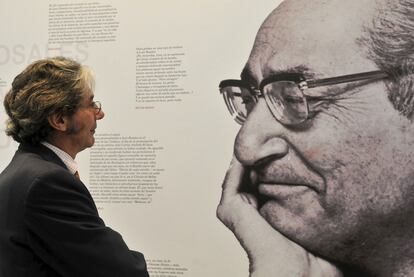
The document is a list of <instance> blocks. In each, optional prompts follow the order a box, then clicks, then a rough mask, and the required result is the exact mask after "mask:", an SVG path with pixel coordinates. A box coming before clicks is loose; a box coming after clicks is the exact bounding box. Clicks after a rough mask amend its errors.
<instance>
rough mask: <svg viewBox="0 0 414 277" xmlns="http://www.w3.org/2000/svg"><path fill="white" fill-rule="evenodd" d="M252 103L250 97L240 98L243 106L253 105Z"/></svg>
mask: <svg viewBox="0 0 414 277" xmlns="http://www.w3.org/2000/svg"><path fill="white" fill-rule="evenodd" d="M253 102H254V101H253V99H252V98H251V97H243V98H242V103H243V104H251V103H253Z"/></svg>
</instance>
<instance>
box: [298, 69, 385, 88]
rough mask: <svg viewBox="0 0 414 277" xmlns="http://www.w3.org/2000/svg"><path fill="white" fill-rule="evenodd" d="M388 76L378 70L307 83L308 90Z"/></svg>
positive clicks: (308, 81)
mask: <svg viewBox="0 0 414 277" xmlns="http://www.w3.org/2000/svg"><path fill="white" fill-rule="evenodd" d="M388 76H389V75H388V74H387V73H386V72H384V71H381V70H377V71H369V72H363V73H356V74H350V75H342V76H338V77H332V78H325V79H317V80H307V81H306V83H307V87H308V88H314V87H321V86H329V85H336V84H342V83H349V82H356V81H363V80H377V79H385V78H387V77H388Z"/></svg>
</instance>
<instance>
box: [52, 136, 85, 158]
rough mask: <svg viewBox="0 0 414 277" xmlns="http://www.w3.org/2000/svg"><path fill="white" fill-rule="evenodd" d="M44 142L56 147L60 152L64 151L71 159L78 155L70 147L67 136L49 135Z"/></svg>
mask: <svg viewBox="0 0 414 277" xmlns="http://www.w3.org/2000/svg"><path fill="white" fill-rule="evenodd" d="M45 141H46V142H48V143H50V144H52V145H53V146H56V147H57V148H59V149H61V150H62V151H65V152H66V153H67V154H69V155H70V156H71V157H72V159H75V158H76V155H77V154H78V152H77V151H76V150H74V149H73V147H71V143H70V141H68V138H67V136H59V135H50V136H48V137H47V138H46V139H45Z"/></svg>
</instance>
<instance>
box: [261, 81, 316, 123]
mask: <svg viewBox="0 0 414 277" xmlns="http://www.w3.org/2000/svg"><path fill="white" fill-rule="evenodd" d="M263 93H264V96H265V98H266V100H267V101H266V102H267V105H268V107H269V109H270V110H271V111H272V113H273V115H274V116H275V117H276V119H277V120H279V121H280V122H281V123H282V124H285V125H294V124H299V123H301V122H303V121H305V120H306V119H307V118H308V104H307V101H306V98H305V97H304V96H303V93H302V91H301V90H300V89H299V87H298V85H297V84H296V83H295V82H291V81H278V82H273V83H270V84H268V85H266V86H265V87H264V88H263Z"/></svg>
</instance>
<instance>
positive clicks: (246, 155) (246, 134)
mask: <svg viewBox="0 0 414 277" xmlns="http://www.w3.org/2000/svg"><path fill="white" fill-rule="evenodd" d="M286 131H288V130H287V129H286V128H285V127H284V126H283V125H282V124H281V123H279V122H278V121H277V120H276V119H275V118H274V116H273V114H272V113H271V111H270V110H269V108H268V107H267V105H266V102H265V100H264V99H263V98H261V99H259V101H258V103H257V104H256V106H255V107H254V109H253V111H252V112H251V113H250V114H249V116H248V118H247V120H246V121H245V122H244V124H243V126H242V127H241V129H240V131H239V133H238V135H237V137H236V142H235V145H234V153H235V155H236V157H237V159H238V160H239V161H240V162H241V163H242V164H244V165H247V166H251V165H254V164H256V163H257V162H258V161H261V160H263V159H265V158H269V157H273V158H283V157H284V156H285V155H286V154H287V153H288V151H289V144H288V142H287V141H286V140H285V138H284V137H285V135H286Z"/></svg>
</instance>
